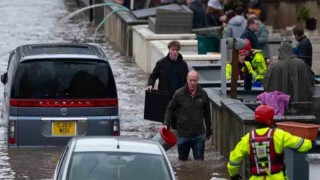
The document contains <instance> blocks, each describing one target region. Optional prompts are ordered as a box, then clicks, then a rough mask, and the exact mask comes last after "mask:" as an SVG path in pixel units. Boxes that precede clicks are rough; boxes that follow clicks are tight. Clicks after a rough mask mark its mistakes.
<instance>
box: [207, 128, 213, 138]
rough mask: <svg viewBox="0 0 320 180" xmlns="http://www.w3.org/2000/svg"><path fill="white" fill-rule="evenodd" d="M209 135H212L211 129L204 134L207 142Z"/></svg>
mask: <svg viewBox="0 0 320 180" xmlns="http://www.w3.org/2000/svg"><path fill="white" fill-rule="evenodd" d="M211 135H212V129H208V130H207V132H206V139H207V140H208V139H210V137H211Z"/></svg>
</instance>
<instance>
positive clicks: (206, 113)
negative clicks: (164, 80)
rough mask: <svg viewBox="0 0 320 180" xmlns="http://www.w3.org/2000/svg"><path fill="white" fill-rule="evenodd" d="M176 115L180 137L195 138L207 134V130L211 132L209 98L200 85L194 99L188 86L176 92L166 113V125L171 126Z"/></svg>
mask: <svg viewBox="0 0 320 180" xmlns="http://www.w3.org/2000/svg"><path fill="white" fill-rule="evenodd" d="M174 114H175V115H176V117H177V133H178V136H180V137H187V138H193V137H196V136H199V135H201V134H204V133H206V130H207V131H211V119H210V118H211V111H210V101H209V97H208V95H207V93H206V92H205V91H204V90H203V89H202V88H201V87H200V86H199V85H198V87H197V92H196V95H195V96H194V97H192V96H191V95H190V93H189V90H188V87H187V85H185V86H184V87H182V88H180V89H178V90H177V91H176V92H175V94H174V95H173V98H172V100H171V101H170V103H169V105H168V107H167V110H166V113H165V119H164V123H165V124H166V125H171V122H170V120H171V119H172V116H173V115H174ZM203 120H205V123H204V122H203ZM204 124H205V125H204ZM205 126H206V127H205Z"/></svg>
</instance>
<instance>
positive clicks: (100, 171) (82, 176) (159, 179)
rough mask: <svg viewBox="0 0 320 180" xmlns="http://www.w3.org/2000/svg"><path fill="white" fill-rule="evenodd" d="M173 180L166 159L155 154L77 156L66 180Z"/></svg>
mask: <svg viewBox="0 0 320 180" xmlns="http://www.w3.org/2000/svg"><path fill="white" fill-rule="evenodd" d="M143 179H147V180H171V179H172V178H171V176H170V171H169V167H168V164H167V163H166V160H165V157H164V156H161V155H154V154H140V153H123V152H122V153H113V152H90V153H88V152H86V153H74V154H73V155H72V157H71V161H70V164H69V167H68V173H67V180H143Z"/></svg>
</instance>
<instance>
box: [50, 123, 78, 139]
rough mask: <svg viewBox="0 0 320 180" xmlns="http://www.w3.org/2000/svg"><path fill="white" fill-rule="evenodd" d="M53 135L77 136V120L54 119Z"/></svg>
mask: <svg viewBox="0 0 320 180" xmlns="http://www.w3.org/2000/svg"><path fill="white" fill-rule="evenodd" d="M52 135H54V136H75V135H76V122H75V121H53V122H52Z"/></svg>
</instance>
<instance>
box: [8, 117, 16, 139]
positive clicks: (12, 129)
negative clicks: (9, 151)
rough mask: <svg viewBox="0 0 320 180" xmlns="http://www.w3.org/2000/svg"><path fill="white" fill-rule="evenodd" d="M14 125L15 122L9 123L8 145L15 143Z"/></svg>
mask: <svg viewBox="0 0 320 180" xmlns="http://www.w3.org/2000/svg"><path fill="white" fill-rule="evenodd" d="M15 124H16V123H15V121H10V123H9V144H15V143H16V137H15Z"/></svg>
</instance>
